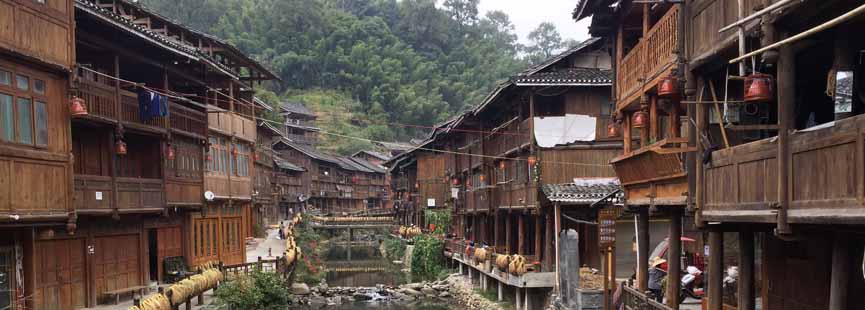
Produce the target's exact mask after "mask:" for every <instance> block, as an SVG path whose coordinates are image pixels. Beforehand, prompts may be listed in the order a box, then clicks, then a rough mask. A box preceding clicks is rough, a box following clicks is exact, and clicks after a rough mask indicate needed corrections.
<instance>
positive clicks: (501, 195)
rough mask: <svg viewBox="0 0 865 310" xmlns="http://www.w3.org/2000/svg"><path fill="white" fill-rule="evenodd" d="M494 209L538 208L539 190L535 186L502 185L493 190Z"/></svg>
mask: <svg viewBox="0 0 865 310" xmlns="http://www.w3.org/2000/svg"><path fill="white" fill-rule="evenodd" d="M492 204H493V207H495V208H499V209H524V208H534V207H537V206H538V188H537V186H535V185H533V184H513V183H507V184H500V185H498V186H496V188H495V189H494V190H493V195H492Z"/></svg>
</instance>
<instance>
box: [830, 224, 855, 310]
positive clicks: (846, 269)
mask: <svg viewBox="0 0 865 310" xmlns="http://www.w3.org/2000/svg"><path fill="white" fill-rule="evenodd" d="M850 248H851V246H850V242H848V239H847V237H846V236H845V235H844V234H843V233H836V234H835V238H834V240H833V243H832V274H831V278H830V281H829V283H830V287H829V310H843V309H847V290H848V289H849V287H850V283H849V282H850V262H849V260H850V256H851V253H850Z"/></svg>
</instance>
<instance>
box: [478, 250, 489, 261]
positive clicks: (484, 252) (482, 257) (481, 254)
mask: <svg viewBox="0 0 865 310" xmlns="http://www.w3.org/2000/svg"><path fill="white" fill-rule="evenodd" d="M489 254H490V253H489V251H487V249H484V248H477V249H475V262H478V263H483V262H485V261H486V260H487V259H489V257H488V256H487V255H489Z"/></svg>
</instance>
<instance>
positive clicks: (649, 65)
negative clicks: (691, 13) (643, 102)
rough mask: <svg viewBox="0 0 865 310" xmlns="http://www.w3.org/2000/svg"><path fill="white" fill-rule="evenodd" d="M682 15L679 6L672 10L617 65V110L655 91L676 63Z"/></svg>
mask: <svg viewBox="0 0 865 310" xmlns="http://www.w3.org/2000/svg"><path fill="white" fill-rule="evenodd" d="M678 14H679V9H678V6H673V7H672V8H670V10H669V11H667V13H665V14H664V16H663V17H661V19H660V20H658V22H657V23H655V25H654V26H652V28H651V29H650V30H649V32H648V33H646V35H645V36H644V37H643V38H641V39H640V42H639V43H637V45H635V46H634V47H633V48H632V49H631V50H630V52H628V54H627V55H625V56H624V57H623V58H622V60H621V61H620V62H619V63H618V64H617V66H616V68H617V69H618V74H616V99H617V100H616V102H617V106H616V109H617V110H622V109H625V108H627V107H628V106H629V105H631V104H632V103H635V102H637V101H638V99H639V98H640V96H641V95H642V94H643V93H645V92H647V91H649V90H651V89H652V88H654V87H655V85H657V83H658V81H659V79H660V78H661V77H663V76H664V75H666V74H665V73H666V72H668V71H669V69H670V67H671V66H672V64H673V63H674V62H675V60H676V53H675V52H676V49H677V47H676V40H677V36H678V31H677V28H678V19H679V17H678Z"/></svg>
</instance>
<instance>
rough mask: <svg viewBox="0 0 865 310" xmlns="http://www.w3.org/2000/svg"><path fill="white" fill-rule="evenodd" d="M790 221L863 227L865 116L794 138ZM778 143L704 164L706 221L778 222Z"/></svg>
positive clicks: (755, 145) (715, 156)
mask: <svg viewBox="0 0 865 310" xmlns="http://www.w3.org/2000/svg"><path fill="white" fill-rule="evenodd" d="M789 140H790V155H789V157H788V158H789V160H790V161H791V162H792V163H791V164H790V165H789V166H788V167H790V168H788V169H789V170H788V172H787V173H788V175H789V176H790V178H791V180H790V181H789V182H788V184H789V192H790V196H789V199H790V204H789V208H788V210H787V212H788V214H787V218H788V221H789V222H790V223H819V224H838V223H858V222H860V221H862V220H863V219H865V203H863V201H865V190H862V188H865V180H863V178H862V171H865V161H863V160H862V158H865V148H863V147H862V146H863V145H865V115H858V116H854V117H850V118H846V119H843V120H839V121H836V122H835V123H834V124H832V125H831V126H826V127H823V128H819V129H805V130H800V131H797V132H795V133H792V134H791V135H790V136H789ZM778 167H779V163H778V139H777V138H774V137H773V138H768V139H764V140H759V141H754V142H751V143H747V144H743V145H738V146H734V147H731V148H728V149H724V150H720V151H715V152H713V153H712V157H711V163H710V164H708V165H706V166H705V168H704V169H705V171H706V173H705V178H706V181H705V182H706V185H705V190H704V193H705V194H704V195H703V197H705V199H706V200H705V206H704V208H703V210H701V212H702V213H703V217H704V219H706V220H711V221H729V220H744V219H747V221H749V222H768V223H774V222H776V221H777V217H778V213H779V212H783V209H779V208H778V199H779V197H778V188H779V186H778V173H779V168H778Z"/></svg>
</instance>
